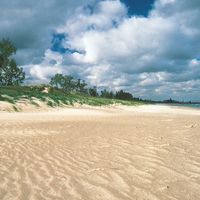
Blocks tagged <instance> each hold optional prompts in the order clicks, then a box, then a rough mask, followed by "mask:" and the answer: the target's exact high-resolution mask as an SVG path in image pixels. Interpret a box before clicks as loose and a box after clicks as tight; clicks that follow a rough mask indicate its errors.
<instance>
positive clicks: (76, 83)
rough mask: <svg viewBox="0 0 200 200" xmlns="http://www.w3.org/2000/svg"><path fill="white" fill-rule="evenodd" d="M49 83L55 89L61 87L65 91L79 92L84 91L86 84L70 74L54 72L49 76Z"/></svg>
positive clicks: (85, 90)
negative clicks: (53, 74) (51, 76)
mask: <svg viewBox="0 0 200 200" xmlns="http://www.w3.org/2000/svg"><path fill="white" fill-rule="evenodd" d="M50 85H51V86H53V87H54V88H57V89H62V90H63V91H64V92H66V93H70V92H80V93H86V92H87V89H86V86H87V84H86V83H85V81H82V80H81V79H74V78H73V77H72V76H68V75H63V74H56V75H55V76H54V77H53V78H51V81H50Z"/></svg>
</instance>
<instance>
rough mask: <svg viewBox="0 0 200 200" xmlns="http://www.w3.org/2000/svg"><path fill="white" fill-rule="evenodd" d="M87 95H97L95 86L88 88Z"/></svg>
mask: <svg viewBox="0 0 200 200" xmlns="http://www.w3.org/2000/svg"><path fill="white" fill-rule="evenodd" d="M89 95H90V96H92V97H97V96H98V92H97V87H95V86H94V87H93V88H89Z"/></svg>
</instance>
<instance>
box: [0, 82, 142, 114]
mask: <svg viewBox="0 0 200 200" xmlns="http://www.w3.org/2000/svg"><path fill="white" fill-rule="evenodd" d="M45 88H48V92H44V89H45ZM0 101H5V102H9V103H11V104H13V105H16V103H18V102H22V101H26V102H29V103H30V104H32V105H34V106H36V107H39V104H38V101H41V102H44V103H46V105H48V106H50V107H57V106H63V105H71V106H73V105H74V104H80V105H83V104H86V105H90V106H106V105H112V104H120V105H128V106H134V105H141V104H144V102H142V101H137V100H119V99H110V98H104V97H93V96H90V95H86V94H81V93H66V92H64V91H63V90H61V89H55V88H52V87H49V86H46V85H37V86H3V87H0ZM13 108H14V107H13ZM14 110H16V111H18V109H17V107H16V106H15V108H14Z"/></svg>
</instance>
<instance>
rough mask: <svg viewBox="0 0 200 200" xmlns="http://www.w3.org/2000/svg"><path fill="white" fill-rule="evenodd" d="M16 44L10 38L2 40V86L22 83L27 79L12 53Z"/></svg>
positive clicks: (0, 64)
mask: <svg viewBox="0 0 200 200" xmlns="http://www.w3.org/2000/svg"><path fill="white" fill-rule="evenodd" d="M15 53H16V48H15V46H14V45H13V44H12V43H11V42H10V40H8V39H2V40H1V41H0V86H11V85H20V84H21V83H23V81H24V79H25V73H24V72H23V70H22V68H19V67H17V64H16V62H15V60H14V59H13V58H12V55H13V54H15Z"/></svg>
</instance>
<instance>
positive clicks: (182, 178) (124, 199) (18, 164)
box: [0, 106, 200, 200]
mask: <svg viewBox="0 0 200 200" xmlns="http://www.w3.org/2000/svg"><path fill="white" fill-rule="evenodd" d="M199 144H200V111H195V110H192V109H185V108H183V109H180V108H171V107H165V106H160V107H159V106H146V107H145V106H142V107H137V108H130V107H120V108H110V109H108V108H105V109H102V108H101V109H100V108H99V109H98V108H97V109H89V108H88V109H63V110H58V111H54V112H52V111H51V112H46V111H45V112H38V113H31V112H29V113H5V112H2V113H0V199H2V200H8V199H11V200H28V199H31V200H40V199H41V200H43V199H45V200H46V199H47V200H48V199H52V200H55V199H56V200H57V199H58V200H59V199H60V200H61V199H63V200H66V199H67V200H68V199H69V200H198V199H200V145H199Z"/></svg>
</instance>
